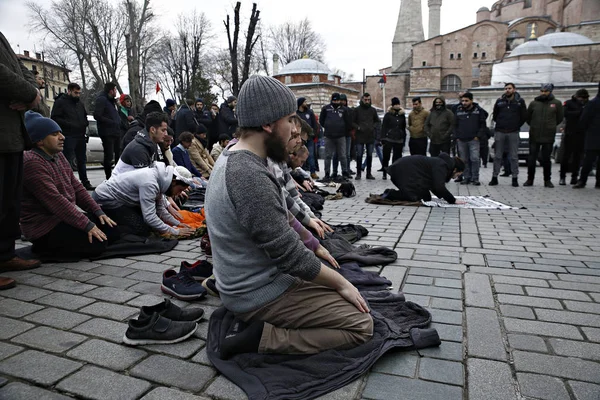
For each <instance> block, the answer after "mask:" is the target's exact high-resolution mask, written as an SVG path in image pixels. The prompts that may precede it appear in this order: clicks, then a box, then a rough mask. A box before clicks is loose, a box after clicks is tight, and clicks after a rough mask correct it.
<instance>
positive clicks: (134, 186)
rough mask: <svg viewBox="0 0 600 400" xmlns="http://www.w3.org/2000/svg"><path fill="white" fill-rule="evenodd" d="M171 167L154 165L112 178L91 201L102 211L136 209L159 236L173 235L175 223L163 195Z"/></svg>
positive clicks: (97, 190)
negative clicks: (138, 209)
mask: <svg viewBox="0 0 600 400" xmlns="http://www.w3.org/2000/svg"><path fill="white" fill-rule="evenodd" d="M172 180H173V167H171V166H169V167H167V166H165V164H164V163H154V164H153V165H152V166H151V167H147V168H140V169H136V170H134V171H130V172H127V173H123V174H119V175H117V176H115V175H113V176H111V177H110V179H109V180H107V181H104V182H102V183H101V184H100V185H99V186H98V187H97V188H96V190H95V191H94V193H92V197H93V199H94V200H96V202H97V203H98V204H100V205H101V206H102V208H105V209H109V210H110V209H114V208H119V207H123V206H125V207H140V208H141V209H142V216H143V217H144V221H145V222H146V224H148V226H150V227H151V228H152V229H154V230H156V231H158V232H160V233H171V234H177V232H178V231H177V229H176V228H173V227H171V226H169V225H174V226H177V225H179V221H177V220H176V219H175V218H174V217H173V216H172V215H171V214H169V211H167V209H166V207H165V202H164V201H163V195H164V193H166V192H167V190H168V189H169V187H170V186H171V182H172Z"/></svg>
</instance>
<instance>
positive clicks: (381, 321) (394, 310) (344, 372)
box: [206, 291, 439, 400]
mask: <svg viewBox="0 0 600 400" xmlns="http://www.w3.org/2000/svg"><path fill="white" fill-rule="evenodd" d="M361 293H362V295H363V297H364V298H365V300H367V302H368V303H369V307H370V309H371V315H372V316H373V322H374V329H373V337H372V338H371V340H370V341H368V342H367V343H364V344H362V345H360V346H358V347H355V348H353V349H349V350H327V351H324V352H322V353H319V354H312V355H281V354H258V353H245V354H238V355H235V356H233V357H232V358H230V359H228V360H222V359H221V358H220V343H221V341H222V340H223V339H224V337H225V334H226V332H227V330H228V329H229V327H230V326H231V324H232V323H233V321H234V315H233V313H231V312H230V311H227V309H225V308H224V307H221V308H219V309H217V310H216V311H215V312H214V313H213V314H212V316H211V318H210V322H209V329H208V339H207V343H206V349H207V355H208V358H209V360H210V361H211V362H212V363H213V365H214V366H215V367H216V368H217V369H218V370H219V371H220V372H221V373H222V374H223V375H225V377H227V378H228V379H229V380H231V381H232V382H233V383H235V384H236V385H238V386H239V387H241V388H242V389H243V390H244V392H246V394H247V395H248V397H249V399H250V400H283V399H286V400H295V399H314V398H316V397H319V396H322V395H324V394H327V393H329V392H332V391H334V390H336V389H339V388H341V387H343V386H345V385H347V384H349V383H350V382H352V381H354V380H356V379H358V378H359V377H360V376H361V375H363V374H364V373H366V372H367V371H368V370H369V369H370V368H371V367H372V366H373V364H375V362H376V361H377V360H378V359H379V358H380V357H381V356H383V355H384V354H385V353H386V352H387V351H389V350H391V349H394V348H398V349H404V350H409V349H412V348H423V347H427V346H431V345H438V344H439V339H438V342H437V343H426V342H421V341H420V340H419V339H417V338H418V337H419V332H423V331H422V330H421V329H418V328H425V327H426V326H427V325H429V323H430V322H431V314H430V313H429V311H427V310H426V309H425V308H423V307H421V306H419V305H417V304H415V303H411V302H409V301H405V299H404V295H402V294H401V293H392V292H390V291H376V292H369V291H365V292H361ZM238 322H240V321H239V320H236V323H238ZM423 336H424V335H423ZM436 337H437V336H436Z"/></svg>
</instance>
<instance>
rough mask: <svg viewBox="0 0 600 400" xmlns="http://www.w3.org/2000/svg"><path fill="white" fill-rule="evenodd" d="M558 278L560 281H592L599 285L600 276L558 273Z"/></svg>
mask: <svg viewBox="0 0 600 400" xmlns="http://www.w3.org/2000/svg"><path fill="white" fill-rule="evenodd" d="M558 278H559V279H560V280H561V281H567V282H583V283H593V284H596V285H600V277H598V276H585V275H571V274H558Z"/></svg>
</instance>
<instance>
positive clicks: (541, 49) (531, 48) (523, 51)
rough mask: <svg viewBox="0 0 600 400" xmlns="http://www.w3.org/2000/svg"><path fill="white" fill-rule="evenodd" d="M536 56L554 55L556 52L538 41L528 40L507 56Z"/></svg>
mask: <svg viewBox="0 0 600 400" xmlns="http://www.w3.org/2000/svg"><path fill="white" fill-rule="evenodd" d="M537 54H556V51H554V49H552V47H550V46H549V45H547V44H545V43H542V42H541V41H538V40H530V41H529V42H525V43H523V44H521V45H519V46H517V47H516V48H515V49H514V50H513V51H512V52H511V53H510V55H509V56H508V58H510V57H518V56H531V55H537Z"/></svg>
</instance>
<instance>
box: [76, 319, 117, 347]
mask: <svg viewBox="0 0 600 400" xmlns="http://www.w3.org/2000/svg"><path fill="white" fill-rule="evenodd" d="M126 330H127V324H125V323H122V322H117V321H110V320H107V319H103V318H94V319H90V320H89V321H86V322H84V323H83V324H81V325H79V326H76V327H75V328H73V329H72V331H74V332H78V333H83V334H85V335H90V336H95V337H99V338H102V339H106V340H110V341H111V342H116V343H121V342H122V341H123V335H125V331H126Z"/></svg>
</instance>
